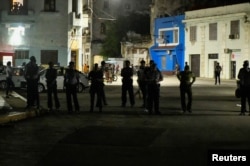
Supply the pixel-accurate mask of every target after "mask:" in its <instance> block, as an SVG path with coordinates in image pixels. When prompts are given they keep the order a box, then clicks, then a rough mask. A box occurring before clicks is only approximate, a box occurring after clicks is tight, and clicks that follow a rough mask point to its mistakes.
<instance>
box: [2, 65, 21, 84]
mask: <svg viewBox="0 0 250 166" xmlns="http://www.w3.org/2000/svg"><path fill="white" fill-rule="evenodd" d="M12 69H13V76H12V80H13V83H14V86H15V88H20V87H21V82H22V81H25V79H24V76H23V74H24V68H23V67H13V68H12ZM6 87H7V82H6V72H5V70H3V72H1V74H0V88H1V89H6Z"/></svg>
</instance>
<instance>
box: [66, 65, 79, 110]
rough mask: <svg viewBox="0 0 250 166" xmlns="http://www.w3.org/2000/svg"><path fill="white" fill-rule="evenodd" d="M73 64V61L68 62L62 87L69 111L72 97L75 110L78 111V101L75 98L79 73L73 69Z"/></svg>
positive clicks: (71, 108) (71, 107)
mask: <svg viewBox="0 0 250 166" xmlns="http://www.w3.org/2000/svg"><path fill="white" fill-rule="evenodd" d="M74 66H75V63H74V62H69V68H68V69H67V70H66V72H65V75H64V87H65V89H66V100H67V107H68V112H69V113H72V112H73V106H72V98H73V102H74V106H75V112H79V103H78V98H77V87H78V84H79V73H78V71H77V70H75V69H74ZM71 97H72V98H71Z"/></svg>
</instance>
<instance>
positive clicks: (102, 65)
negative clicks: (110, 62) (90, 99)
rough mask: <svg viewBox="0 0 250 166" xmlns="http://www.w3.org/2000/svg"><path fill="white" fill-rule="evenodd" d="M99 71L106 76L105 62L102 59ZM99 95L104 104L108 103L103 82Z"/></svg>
mask: <svg viewBox="0 0 250 166" xmlns="http://www.w3.org/2000/svg"><path fill="white" fill-rule="evenodd" d="M101 71H102V73H103V75H105V76H106V62H105V61H102V62H101ZM101 96H102V101H103V104H104V105H108V103H107V99H106V95H105V89H104V84H103V88H102V92H101Z"/></svg>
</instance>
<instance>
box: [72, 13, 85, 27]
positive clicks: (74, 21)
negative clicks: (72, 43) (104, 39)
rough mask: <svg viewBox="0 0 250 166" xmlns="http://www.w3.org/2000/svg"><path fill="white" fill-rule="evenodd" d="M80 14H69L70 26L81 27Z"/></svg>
mask: <svg viewBox="0 0 250 166" xmlns="http://www.w3.org/2000/svg"><path fill="white" fill-rule="evenodd" d="M81 16H82V15H81V14H76V13H75V12H71V13H70V24H71V25H72V26H74V27H80V26H82V19H81Z"/></svg>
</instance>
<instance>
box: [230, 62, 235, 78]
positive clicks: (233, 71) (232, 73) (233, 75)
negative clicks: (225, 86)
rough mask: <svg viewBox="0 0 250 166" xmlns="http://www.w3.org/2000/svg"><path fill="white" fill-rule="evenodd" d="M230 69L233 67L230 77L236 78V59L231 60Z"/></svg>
mask: <svg viewBox="0 0 250 166" xmlns="http://www.w3.org/2000/svg"><path fill="white" fill-rule="evenodd" d="M230 69H231V71H230V75H231V76H230V78H231V79H235V78H236V61H231V64H230Z"/></svg>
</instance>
